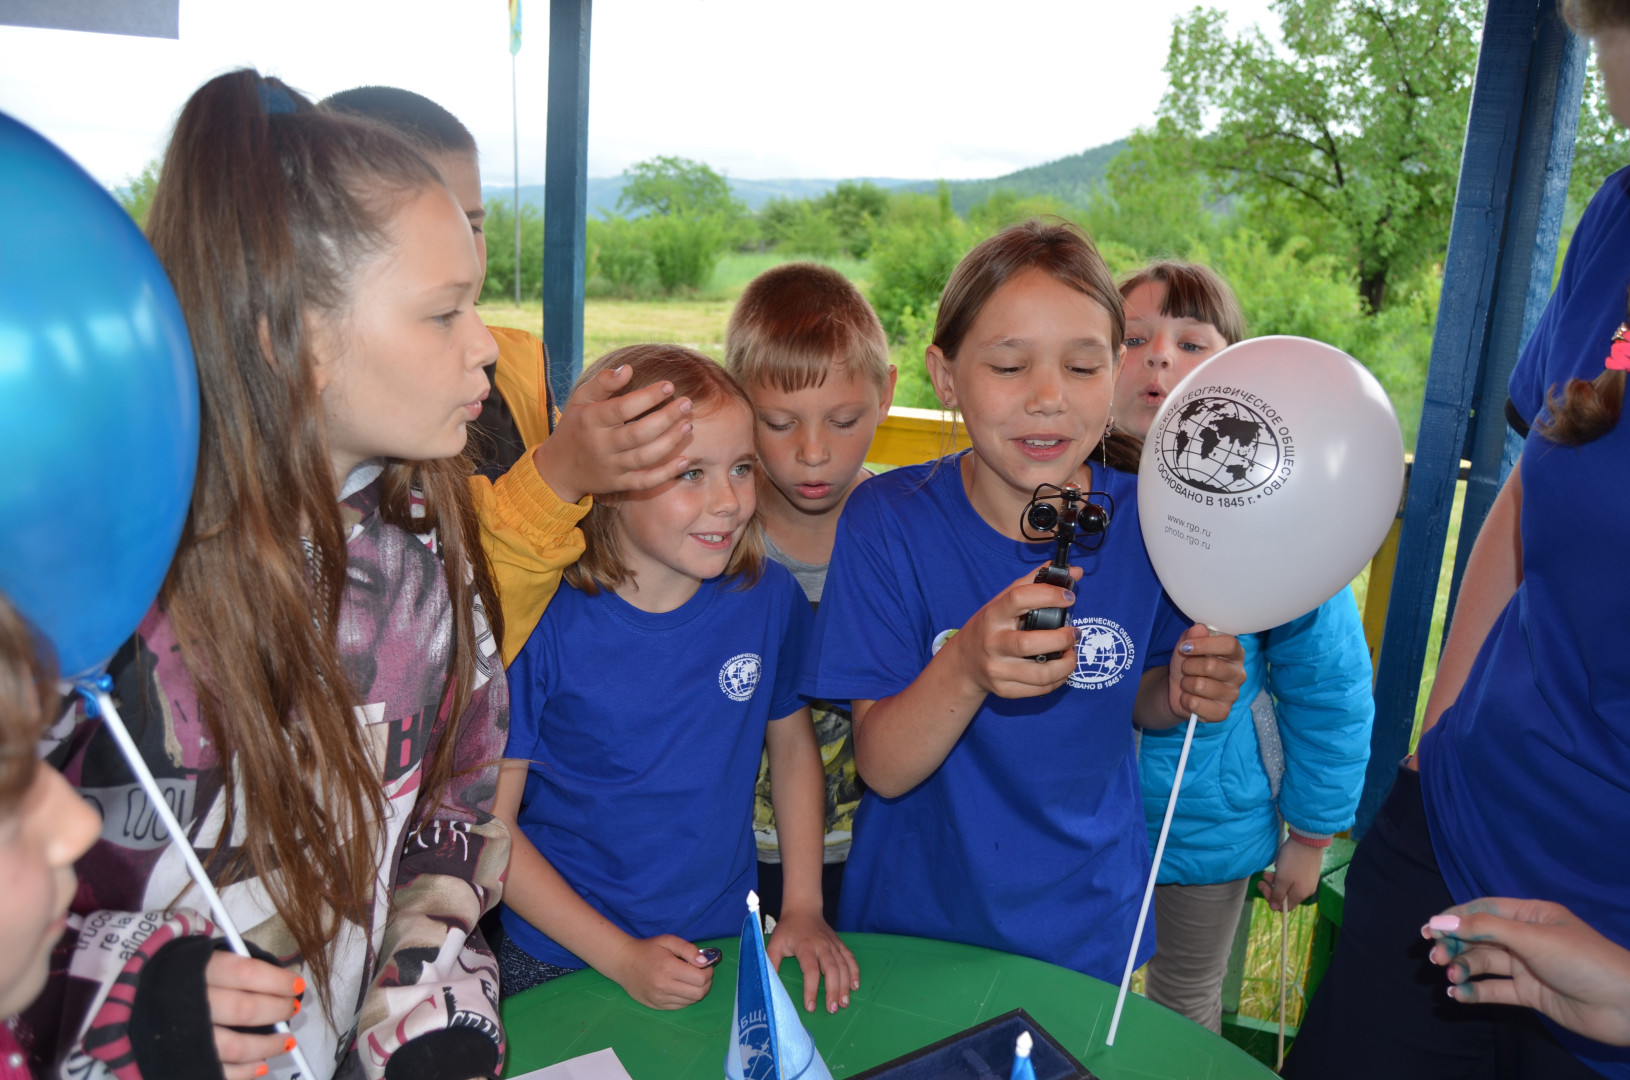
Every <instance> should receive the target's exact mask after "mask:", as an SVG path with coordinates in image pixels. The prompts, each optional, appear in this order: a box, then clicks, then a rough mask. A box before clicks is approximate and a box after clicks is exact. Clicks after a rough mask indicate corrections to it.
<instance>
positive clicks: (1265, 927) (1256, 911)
mask: <svg viewBox="0 0 1630 1080" xmlns="http://www.w3.org/2000/svg"><path fill="white" fill-rule="evenodd" d="M785 261H787V260H786V259H784V258H782V257H779V256H776V255H773V254H732V255H727V256H726V257H725V258H724V259H723V260H721V261H720V264H719V268H718V270H717V271H716V272H715V274H714V276H713V281H712V282H711V283H710V284H709V286H708V288H707V289H705V290H702V291H700V292H698V293H696V294H693V295H690V296H682V297H673V298H659V299H619V298H616V297H609V296H593V295H591V296H590V297H589V298H588V299H587V300H586V301H585V302H584V309H583V336H584V355H585V357H587V358H589V359H591V360H592V359H593V358H594V357H597V356H600V355H601V354H603V353H605V352H608V351H609V350H611V349H615V348H619V347H621V346H623V345H632V344H637V343H639V342H645V341H676V342H679V343H680V344H683V345H687V346H689V347H691V348H694V349H696V350H698V351H700V352H703V353H706V354H707V355H709V356H713V357H716V358H719V359H723V357H724V334H725V326H726V324H727V323H728V322H729V320H730V312H731V309H732V308H733V307H734V306H735V300H736V297H738V296H739V295H740V294H741V291H742V289H743V288H744V287H745V286H746V284H747V282H749V281H751V280H752V279H753V277H755V276H756V275H758V274H760V273H762V272H763V271H765V270H767V269H769V268H770V267H771V266H775V265H778V264H779V263H782V262H785ZM831 265H834V266H835V267H837V269H839V270H841V271H842V272H843V273H845V274H847V275H849V276H850V277H851V278H852V279H856V280H857V281H858V282H859V283H861V284H862V287H864V280H865V277H864V275H865V264H863V263H858V262H855V261H854V260H842V259H840V260H832V261H831ZM481 317H482V318H483V319H485V320H486V321H487V322H490V323H493V324H494V325H498V326H514V327H519V328H520V329H523V330H530V331H532V332H533V333H537V332H539V331H540V330H541V328H542V326H543V309H542V305H541V304H537V303H531V304H525V305H522V306H521V307H516V306H515V305H514V304H509V303H487V304H483V305H482V307H481ZM1464 496H1465V485H1464V484H1460V485H1458V487H1457V490H1456V494H1455V503H1454V511H1453V515H1452V517H1451V519H1450V525H1449V544H1448V548H1447V550H1446V551H1445V552H1444V560H1443V566H1442V570H1441V573H1440V575H1439V578H1438V588H1437V600H1436V603H1435V605H1434V608H1433V612H1432V632H1431V638H1430V640H1429V642H1428V645H1427V659H1426V666H1425V668H1424V670H1423V672H1422V674H1421V689H1420V698H1419V701H1418V703H1417V706H1416V710H1415V734H1414V735H1412V736H1411V738H1410V747H1411V748H1413V747H1414V745H1415V741H1416V739H1417V738H1418V737H1419V733H1420V718H1421V713H1422V712H1423V711H1424V709H1425V707H1426V692H1427V690H1428V689H1429V688H1430V687H1431V685H1432V677H1433V675H1434V674H1435V673H1436V670H1437V659H1438V651H1439V647H1440V642H1441V640H1442V634H1443V623H1444V613H1445V611H1446V610H1447V607H1448V600H1449V581H1450V577H1451V573H1452V570H1453V567H1454V558H1455V537H1456V536H1457V535H1458V533H1459V530H1460V510H1461V504H1462V502H1463V500H1464ZM1368 583H1369V570H1368V569H1366V570H1365V571H1364V572H1363V573H1362V574H1360V575H1359V577H1358V579H1357V580H1356V581H1354V582H1353V592H1354V594H1355V595H1356V597H1357V600H1358V606H1359V610H1360V611H1362V610H1363V608H1364V601H1365V594H1366V591H1367V586H1368ZM1252 909H1253V910H1252V919H1251V947H1250V953H1249V956H1248V958H1247V962H1246V969H1245V985H1244V988H1243V992H1242V995H1241V1002H1240V1011H1241V1013H1242V1014H1243V1015H1246V1016H1251V1017H1256V1018H1257V1019H1262V1020H1273V1019H1276V1018H1277V1016H1278V1008H1279V992H1278V979H1279V939H1280V930H1279V918H1278V915H1277V914H1276V913H1275V912H1273V911H1270V910H1269V908H1268V905H1267V904H1266V903H1264V902H1261V901H1257V902H1255V903H1253V905H1252ZM1314 917H1315V912H1314V909H1313V908H1312V906H1310V905H1305V906H1303V907H1301V908H1300V909H1298V910H1296V911H1294V912H1292V913H1291V917H1290V934H1289V939H1290V983H1291V986H1292V988H1293V989H1292V991H1291V992H1290V994H1289V995H1288V1002H1287V1009H1286V1013H1287V1017H1286V1018H1287V1020H1288V1021H1289V1022H1290V1023H1292V1024H1295V1023H1298V1022H1299V1021H1300V1020H1301V1016H1302V1008H1303V1004H1304V1003H1303V1002H1302V1000H1301V993H1300V991H1301V983H1302V975H1303V973H1304V972H1305V971H1306V968H1307V956H1308V949H1309V948H1310V946H1311V943H1312V939H1313V923H1314ZM1134 987H1135V988H1136V989H1139V990H1140V991H1141V988H1142V973H1141V972H1139V973H1138V975H1137V976H1136V978H1135V981H1134Z"/></svg>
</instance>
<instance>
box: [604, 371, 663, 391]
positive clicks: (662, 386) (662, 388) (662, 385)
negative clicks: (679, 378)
mask: <svg viewBox="0 0 1630 1080" xmlns="http://www.w3.org/2000/svg"><path fill="white" fill-rule="evenodd" d="M618 370H619V371H620V370H622V369H621V368H619V369H618ZM662 392H663V393H664V394H671V393H673V392H674V384H673V383H671V382H665V383H663V384H662Z"/></svg>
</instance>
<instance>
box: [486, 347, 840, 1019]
mask: <svg viewBox="0 0 1630 1080" xmlns="http://www.w3.org/2000/svg"><path fill="white" fill-rule="evenodd" d="M623 366H627V367H628V368H631V369H632V372H633V373H632V375H631V376H630V377H629V378H628V381H627V383H626V384H625V385H624V387H623V388H622V390H621V391H619V393H620V394H627V393H630V392H633V391H636V390H639V389H640V388H641V387H645V386H651V385H655V384H664V391H665V392H666V393H671V394H674V395H677V396H678V397H684V398H688V399H689V400H690V401H691V402H692V409H693V411H692V416H691V430H690V435H691V438H690V441H689V442H688V443H687V444H686V448H685V454H686V459H685V460H684V461H683V462H682V465H681V471H679V472H678V474H677V475H676V476H675V477H674V478H673V479H672V480H670V481H669V482H668V483H666V484H663V485H661V486H659V487H656V488H653V489H651V490H649V491H643V492H638V493H624V494H621V495H618V496H616V497H605V496H596V501H595V505H594V507H593V509H592V510H590V511H589V513H588V515H587V516H586V517H584V519H583V525H582V529H583V534H584V545H585V546H584V552H583V556H582V558H581V559H579V560H578V562H577V564H576V565H575V566H572V567H570V568H568V569H567V570H566V573H565V580H564V583H563V584H562V586H561V589H560V591H559V592H558V593H556V595H555V598H554V600H553V601H552V602H551V603H550V605H549V608H548V610H547V611H546V612H545V613H544V616H543V619H542V621H541V622H539V623H538V626H537V629H536V630H534V631H533V633H532V636H531V637H530V638H529V639H528V640H527V643H526V646H525V647H524V648H523V649H522V650H521V652H520V655H518V656H517V657H516V658H515V661H514V663H513V664H511V665H510V668H509V678H510V685H511V689H512V696H511V701H512V704H511V708H510V729H509V747H508V749H507V751H506V752H505V761H504V765H503V768H502V769H501V770H500V774H499V781H498V795H497V799H496V802H495V806H494V813H495V814H497V815H498V816H499V817H500V818H501V819H503V820H504V821H505V822H506V823H507V824H508V825H509V826H510V835H511V837H512V842H513V845H514V846H513V849H512V851H511V854H510V863H509V880H508V882H507V884H506V885H505V888H504V907H503V912H502V919H503V925H504V929H505V931H506V940H505V941H504V943H503V944H502V945H501V946H500V949H499V964H500V968H501V975H502V981H503V987H502V992H503V993H504V994H505V995H506V996H507V995H509V994H514V993H517V992H519V991H521V990H525V989H527V988H529V987H530V986H534V985H536V984H538V983H540V982H543V981H545V980H547V979H550V978H553V977H555V976H556V975H560V974H564V973H565V972H567V971H571V970H575V969H577V968H581V967H583V966H585V965H587V966H590V967H593V968H594V969H595V970H597V971H599V972H600V973H602V974H603V975H605V976H607V977H608V978H610V979H613V980H615V981H616V982H617V983H618V984H619V985H621V986H622V987H623V989H625V990H626V991H628V993H629V995H630V996H631V997H633V998H634V999H635V1000H637V1001H640V1002H642V1003H644V1004H646V1005H649V1006H651V1007H653V1008H662V1009H677V1008H683V1007H684V1006H686V1005H689V1004H691V1003H692V1002H694V1001H698V1000H700V999H701V998H702V997H703V996H704V995H706V994H707V992H708V989H709V987H710V986H711V984H712V977H713V973H712V971H711V970H710V962H711V961H710V959H709V958H708V957H706V956H705V955H704V954H703V953H702V952H701V951H700V950H698V948H697V947H696V945H695V944H694V942H695V941H696V940H698V939H702V938H709V937H719V936H723V935H726V934H730V933H733V932H734V931H735V930H736V929H737V928H738V927H740V925H741V919H742V915H743V913H744V911H745V908H744V906H743V905H744V904H745V903H746V899H747V893H748V891H749V890H751V889H752V888H753V887H754V886H755V884H756V883H757V845H756V843H755V841H754V838H753V831H752V816H753V815H752V803H753V783H754V780H755V778H756V777H757V775H758V764H759V757H760V752H761V750H763V749H765V748H767V749H768V752H769V759H770V782H771V802H772V803H773V805H774V808H775V817H776V823H777V831H778V833H779V842H780V846H781V852H782V861H783V865H784V881H785V891H784V900H783V903H782V908H781V920H780V922H779V923H777V925H776V928H775V932H774V934H773V935H772V936H771V938H770V943H769V952H770V957H771V960H772V962H779V960H780V959H781V958H782V957H784V956H788V955H796V956H797V957H798V961H799V963H800V965H801V966H802V967H803V970H804V1005H805V1007H806V1008H810V1009H813V1008H814V1006H815V997H816V989H817V987H818V984H819V981H820V980H819V976H820V975H824V976H825V977H826V1005H827V1009H828V1011H834V1012H835V1011H836V1010H837V1008H838V1006H839V1005H847V1004H848V1003H849V991H851V990H853V989H856V988H858V987H859V985H860V984H859V978H858V969H857V968H856V966H855V961H854V957H853V955H852V954H850V952H849V950H848V949H847V948H845V947H844V945H843V943H842V942H841V941H839V940H838V937H837V935H836V934H834V933H833V932H832V929H831V927H829V926H828V925H827V924H826V921H825V919H824V917H823V913H822V910H821V849H822V833H823V829H824V822H825V795H824V789H825V785H824V781H823V775H822V770H821V759H820V752H819V750H818V748H817V746H816V743H815V730H814V726H813V724H812V723H811V721H810V716H809V709H808V707H807V706H806V705H805V704H804V702H803V700H802V699H801V698H800V697H799V695H798V679H799V674H800V660H801V657H802V654H803V649H804V641H805V637H806V635H807V630H808V625H809V622H810V620H811V618H812V616H811V614H810V608H809V603H808V602H807V601H806V600H805V599H804V595H803V592H802V591H801V590H800V589H799V587H798V585H797V583H796V582H794V581H793V579H792V575H791V574H789V573H788V572H787V571H786V570H785V569H784V568H782V567H781V566H778V565H776V564H775V563H772V562H770V561H768V560H767V559H765V557H764V547H763V538H762V534H761V533H760V531H759V530H760V527H759V522H758V518H757V516H756V513H755V497H754V455H753V420H752V418H753V414H752V409H751V406H750V405H749V403H748V400H747V396H746V394H745V393H743V391H742V390H741V388H740V387H739V386H737V385H736V383H735V382H734V380H732V379H731V378H730V376H729V375H728V374H726V373H725V371H724V369H723V368H722V367H720V366H719V365H718V364H717V363H715V362H714V361H712V360H710V359H708V358H707V357H705V356H702V355H701V354H699V353H695V352H692V351H690V350H688V349H682V348H679V347H678V346H673V345H637V346H632V347H630V348H626V349H620V350H618V351H616V352H613V353H611V354H609V355H607V356H605V357H602V358H601V359H600V360H599V361H598V362H596V363H595V364H594V365H593V366H591V367H590V368H589V369H588V370H587V371H585V372H584V373H583V380H584V381H586V380H590V379H593V378H595V377H596V376H598V375H600V374H601V373H602V372H605V371H613V370H615V371H617V372H619V374H620V372H621V369H622V367H623Z"/></svg>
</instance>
